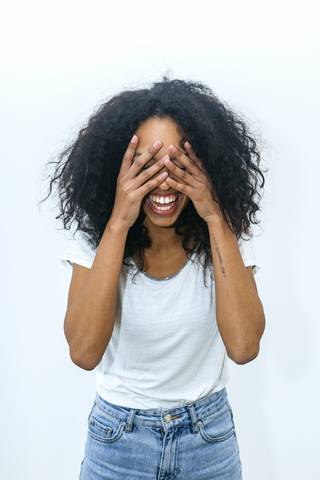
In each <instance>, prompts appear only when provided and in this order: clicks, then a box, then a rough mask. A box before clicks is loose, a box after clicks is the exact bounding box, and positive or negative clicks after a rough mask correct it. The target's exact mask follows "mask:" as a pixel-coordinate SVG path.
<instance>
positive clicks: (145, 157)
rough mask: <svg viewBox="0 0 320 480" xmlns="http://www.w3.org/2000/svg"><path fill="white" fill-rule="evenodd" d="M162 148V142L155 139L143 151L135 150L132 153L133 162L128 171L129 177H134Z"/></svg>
mask: <svg viewBox="0 0 320 480" xmlns="http://www.w3.org/2000/svg"><path fill="white" fill-rule="evenodd" d="M161 148H162V142H161V141H160V140H157V141H156V142H154V144H153V145H150V147H149V148H148V149H147V150H146V151H145V152H143V153H138V152H135V153H134V155H133V160H134V161H133V163H132V165H131V167H130V172H128V175H129V178H134V177H136V176H137V175H138V174H139V172H140V171H141V170H142V169H143V167H144V166H145V165H146V164H147V163H148V162H150V160H151V159H152V158H153V157H154V156H155V155H156V154H157V153H158V152H159V150H160V149H161Z"/></svg>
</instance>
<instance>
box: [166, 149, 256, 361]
mask: <svg viewBox="0 0 320 480" xmlns="http://www.w3.org/2000/svg"><path fill="white" fill-rule="evenodd" d="M185 148H186V151H187V152H188V153H189V157H187V156H186V155H184V154H183V153H182V152H181V151H180V150H179V149H177V148H176V147H175V146H170V147H169V150H170V151H171V153H172V155H173V156H174V157H175V158H177V160H178V161H179V162H180V163H181V164H182V165H183V166H184V167H185V168H186V170H187V171H183V170H181V169H179V168H178V167H177V166H176V165H174V163H172V162H171V161H170V160H169V159H165V165H166V167H167V168H168V170H169V171H170V172H172V173H173V174H174V176H175V178H177V179H179V181H178V182H177V181H175V180H174V179H172V178H171V177H170V175H169V177H168V178H167V180H166V182H167V184H168V185H170V186H171V187H173V188H175V189H176V190H178V191H179V192H182V193H185V194H186V195H188V197H190V199H191V200H192V202H193V204H194V206H195V208H196V210H197V212H198V214H199V215H200V217H202V218H203V219H204V220H205V221H206V223H207V225H208V229H209V235H210V243H211V250H212V262H213V268H214V275H215V288H216V291H215V293H216V316H217V323H218V327H219V331H220V334H221V337H222V340H223V342H224V344H225V347H226V349H227V353H228V356H229V357H230V358H231V359H232V360H234V361H235V362H236V363H239V364H244V363H247V362H250V361H251V360H253V359H254V358H255V357H256V356H257V355H258V352H259V342H260V339H261V336H262V334H263V331H264V325H265V318H264V312H263V308H262V304H261V301H260V299H259V296H258V293H257V289H256V286H255V281H254V278H253V274H252V271H251V270H250V269H248V268H246V267H245V266H244V263H243V260H242V257H241V254H240V250H239V247H238V242H237V239H236V237H235V235H234V233H233V232H232V231H231V230H230V228H229V227H228V225H227V223H226V221H225V220H224V218H223V215H222V213H221V210H220V207H219V202H218V201H217V199H214V198H213V196H212V185H211V181H210V179H209V178H208V176H207V175H206V172H205V170H204V169H203V167H202V164H201V162H200V161H199V160H198V159H197V158H196V156H195V154H194V152H193V150H192V148H191V146H190V145H189V144H188V142H186V143H185Z"/></svg>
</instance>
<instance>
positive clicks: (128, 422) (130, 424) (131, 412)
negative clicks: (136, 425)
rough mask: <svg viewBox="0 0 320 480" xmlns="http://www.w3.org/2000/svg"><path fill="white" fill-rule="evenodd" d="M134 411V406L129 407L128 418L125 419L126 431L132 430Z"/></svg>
mask: <svg viewBox="0 0 320 480" xmlns="http://www.w3.org/2000/svg"><path fill="white" fill-rule="evenodd" d="M136 411H137V410H135V409H134V408H131V410H130V413H129V417H128V420H127V428H126V432H127V433H131V432H132V424H133V419H134V416H135V414H136Z"/></svg>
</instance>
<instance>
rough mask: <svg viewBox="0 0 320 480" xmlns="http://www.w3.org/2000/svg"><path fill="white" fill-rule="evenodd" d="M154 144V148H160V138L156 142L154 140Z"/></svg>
mask: <svg viewBox="0 0 320 480" xmlns="http://www.w3.org/2000/svg"><path fill="white" fill-rule="evenodd" d="M153 146H154V148H159V147H161V142H160V141H159V140H157V141H156V142H154V144H153Z"/></svg>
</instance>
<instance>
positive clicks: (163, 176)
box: [160, 172, 168, 178]
mask: <svg viewBox="0 0 320 480" xmlns="http://www.w3.org/2000/svg"><path fill="white" fill-rule="evenodd" d="M167 176H168V173H167V172H163V173H161V175H160V177H161V178H166V177H167Z"/></svg>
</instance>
